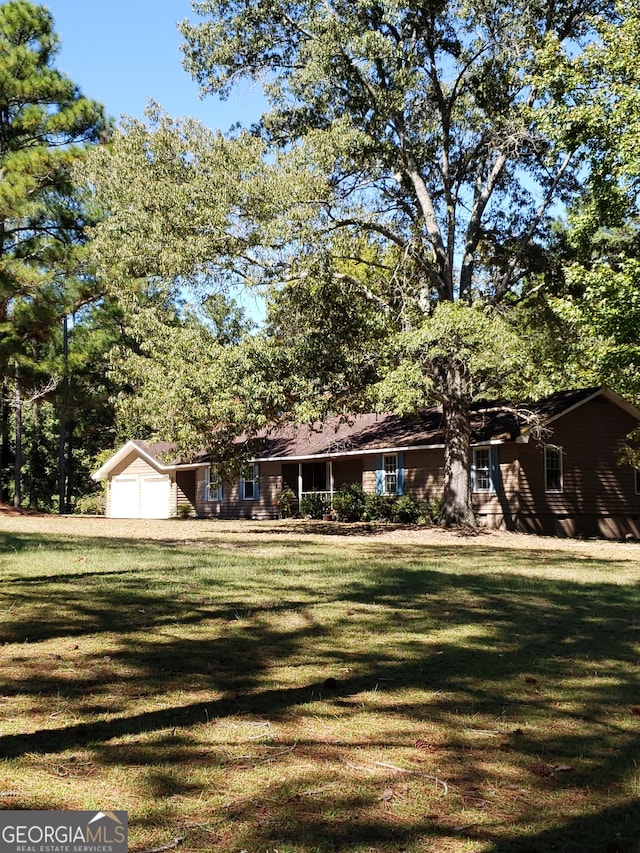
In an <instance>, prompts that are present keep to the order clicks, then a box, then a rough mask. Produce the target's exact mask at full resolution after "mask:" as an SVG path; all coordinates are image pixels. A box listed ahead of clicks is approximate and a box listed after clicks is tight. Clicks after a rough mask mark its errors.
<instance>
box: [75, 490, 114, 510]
mask: <svg viewBox="0 0 640 853" xmlns="http://www.w3.org/2000/svg"><path fill="white" fill-rule="evenodd" d="M73 511H74V513H76V514H77V515H104V514H105V511H106V495H105V492H104V490H101V491H97V492H91V493H88V494H84V495H80V497H79V498H78V499H77V500H76V501H75V503H74V505H73Z"/></svg>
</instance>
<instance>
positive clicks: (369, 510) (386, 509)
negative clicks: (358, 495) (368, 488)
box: [362, 495, 395, 521]
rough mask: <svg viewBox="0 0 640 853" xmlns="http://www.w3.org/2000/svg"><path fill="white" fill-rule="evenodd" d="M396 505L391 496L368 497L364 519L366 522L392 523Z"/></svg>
mask: <svg viewBox="0 0 640 853" xmlns="http://www.w3.org/2000/svg"><path fill="white" fill-rule="evenodd" d="M394 503H395V498H393V497H391V496H390V495H367V496H366V498H365V503H364V512H363V514H362V517H363V519H364V520H365V521H391V520H392V518H393V505H394Z"/></svg>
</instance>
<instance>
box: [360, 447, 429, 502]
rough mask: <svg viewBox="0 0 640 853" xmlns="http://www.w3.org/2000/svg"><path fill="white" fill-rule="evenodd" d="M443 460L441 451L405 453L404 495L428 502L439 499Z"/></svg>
mask: <svg viewBox="0 0 640 853" xmlns="http://www.w3.org/2000/svg"><path fill="white" fill-rule="evenodd" d="M443 460H444V457H443V451H442V450H413V451H407V452H406V453H405V454H404V493H405V495H411V496H412V497H414V498H415V499H416V500H419V501H429V502H431V501H434V500H436V499H437V498H439V497H441V496H442V488H443V485H444V470H443ZM374 490H375V483H374Z"/></svg>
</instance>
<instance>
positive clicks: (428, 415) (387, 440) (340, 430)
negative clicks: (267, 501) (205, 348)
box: [130, 388, 636, 467]
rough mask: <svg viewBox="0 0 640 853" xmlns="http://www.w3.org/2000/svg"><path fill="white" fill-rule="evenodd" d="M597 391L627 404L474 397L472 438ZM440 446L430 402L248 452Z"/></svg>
mask: <svg viewBox="0 0 640 853" xmlns="http://www.w3.org/2000/svg"><path fill="white" fill-rule="evenodd" d="M599 394H604V395H605V396H607V397H609V398H612V399H615V400H616V401H618V402H619V404H621V405H627V404H626V403H625V401H623V400H622V399H621V398H618V397H617V395H615V394H613V393H612V392H610V391H607V390H606V389H602V388H582V389H580V390H577V391H559V392H557V393H555V394H550V395H549V396H548V397H544V398H543V399H541V400H537V401H535V402H532V403H521V404H517V405H513V404H509V403H506V402H504V401H486V400H484V401H478V402H477V403H475V404H474V405H473V406H472V408H471V442H472V443H473V444H483V443H488V442H490V441H515V440H516V439H517V438H518V436H520V435H522V434H523V433H524V432H526V430H527V419H528V418H529V417H530V416H531V415H533V416H536V417H537V418H538V419H539V420H540V421H541V422H543V423H547V422H549V421H551V420H553V419H555V418H557V417H559V416H560V415H562V414H563V413H565V412H567V411H569V410H570V409H572V408H574V407H575V406H579V405H580V404H581V403H583V402H585V401H586V400H588V399H589V398H591V397H593V396H597V395H599ZM630 408H632V409H633V407H630ZM634 411H636V410H635V409H634ZM243 442H246V439H243ZM130 443H131V444H135V445H136V446H137V447H138V448H139V449H140V450H141V451H142V452H143V453H146V454H147V455H148V456H150V457H152V458H153V459H155V460H157V462H158V463H159V464H161V465H166V464H169V466H170V467H172V463H166V462H165V460H166V459H167V458H168V457H167V454H170V453H171V450H172V449H173V445H171V444H169V443H168V442H162V441H161V442H155V443H147V442H144V441H133V442H130ZM443 445H444V426H443V418H442V411H441V409H440V408H439V407H432V408H427V409H423V410H422V411H420V412H418V413H417V414H415V415H413V416H399V415H394V414H389V413H387V414H362V415H354V416H352V417H350V418H348V419H345V418H330V419H328V420H327V421H325V422H323V423H318V424H314V425H313V426H309V425H304V424H287V425H284V426H280V427H278V428H274V429H273V430H267V431H265V432H264V434H262V435H260V436H258V437H257V438H256V439H254V441H253V442H252V443H251V452H252V454H253V457H254V458H255V459H283V458H289V459H296V458H309V457H314V456H316V457H317V456H320V457H321V456H330V455H333V456H339V455H342V454H354V453H367V452H368V453H374V452H376V451H381V450H401V449H410V448H418V447H442V446H443ZM209 459H210V457H209V455H208V454H206V453H201V454H199V455H198V456H196V458H195V459H194V460H193V461H192V463H191V464H195V465H198V464H207V463H208V461H209ZM181 464H183V463H182V462H181V461H180V460H175V461H174V462H173V465H181Z"/></svg>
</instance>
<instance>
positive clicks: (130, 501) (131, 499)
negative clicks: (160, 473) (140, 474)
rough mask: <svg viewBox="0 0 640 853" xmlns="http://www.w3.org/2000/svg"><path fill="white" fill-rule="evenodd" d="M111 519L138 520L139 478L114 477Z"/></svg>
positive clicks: (112, 482) (110, 510)
mask: <svg viewBox="0 0 640 853" xmlns="http://www.w3.org/2000/svg"><path fill="white" fill-rule="evenodd" d="M109 515H110V516H111V518H138V517H139V516H138V478H137V477H114V478H113V480H112V481H111V506H110V509H109Z"/></svg>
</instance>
